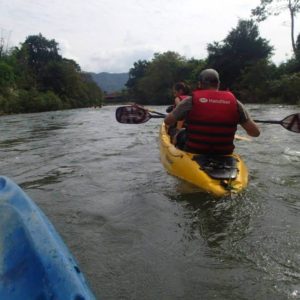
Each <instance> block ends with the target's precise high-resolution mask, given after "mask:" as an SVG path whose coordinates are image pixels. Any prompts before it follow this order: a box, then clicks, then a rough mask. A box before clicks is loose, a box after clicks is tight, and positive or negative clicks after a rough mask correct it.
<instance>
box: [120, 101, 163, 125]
mask: <svg viewBox="0 0 300 300" xmlns="http://www.w3.org/2000/svg"><path fill="white" fill-rule="evenodd" d="M150 111H151V112H152V113H153V114H155V115H152V114H150ZM165 116H166V115H165V114H162V113H160V112H157V111H153V110H150V109H146V108H143V107H141V106H138V105H127V106H120V107H118V108H117V110H116V119H117V121H118V122H119V123H124V124H141V123H145V122H147V121H148V120H149V119H151V118H165Z"/></svg>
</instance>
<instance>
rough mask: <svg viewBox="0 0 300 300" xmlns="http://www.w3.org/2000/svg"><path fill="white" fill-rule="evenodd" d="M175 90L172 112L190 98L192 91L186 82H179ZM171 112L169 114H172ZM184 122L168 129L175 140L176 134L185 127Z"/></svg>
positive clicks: (175, 85)
mask: <svg viewBox="0 0 300 300" xmlns="http://www.w3.org/2000/svg"><path fill="white" fill-rule="evenodd" d="M173 90H174V96H175V99H174V105H172V106H171V107H169V108H170V111H172V110H173V109H175V108H176V106H177V105H178V104H179V103H180V102H181V101H182V100H184V99H186V98H187V97H189V93H190V89H189V87H188V86H187V85H186V84H185V83H184V82H177V83H175V84H174V87H173ZM170 111H169V112H170ZM183 123H184V121H183V120H181V121H178V122H176V123H175V124H172V125H170V126H169V127H168V134H169V135H170V136H171V138H173V137H174V136H175V134H176V133H177V132H178V131H179V130H180V129H181V128H182V127H183Z"/></svg>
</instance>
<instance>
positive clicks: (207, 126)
mask: <svg viewBox="0 0 300 300" xmlns="http://www.w3.org/2000/svg"><path fill="white" fill-rule="evenodd" d="M219 86H220V80H219V74H218V72H217V71H216V70H214V69H205V70H203V71H202V72H201V73H200V76H199V89H197V90H195V91H193V93H192V96H190V97H187V98H185V99H184V100H183V101H181V102H180V103H179V104H178V105H177V106H176V108H175V109H174V110H173V111H172V112H170V113H169V114H168V115H167V116H166V118H165V124H166V125H168V126H170V125H173V124H176V122H178V121H180V120H183V119H185V122H186V124H187V125H186V128H185V129H182V130H181V131H180V132H179V133H178V134H177V136H176V141H175V145H176V147H178V148H180V149H182V150H185V151H187V152H191V153H204V154H205V153H207V154H220V155H226V154H231V153H232V152H233V150H234V144H233V140H234V135H235V132H236V130H237V125H238V124H240V125H241V126H242V127H243V128H244V129H245V131H246V132H247V134H248V135H250V136H253V137H257V136H259V135H260V130H259V128H258V126H257V125H256V123H255V122H254V121H253V120H252V118H251V117H250V115H249V113H248V111H247V110H246V109H245V107H244V106H243V104H242V103H241V102H240V101H238V100H237V99H236V97H235V96H234V95H233V94H232V93H231V92H229V91H220V90H219Z"/></svg>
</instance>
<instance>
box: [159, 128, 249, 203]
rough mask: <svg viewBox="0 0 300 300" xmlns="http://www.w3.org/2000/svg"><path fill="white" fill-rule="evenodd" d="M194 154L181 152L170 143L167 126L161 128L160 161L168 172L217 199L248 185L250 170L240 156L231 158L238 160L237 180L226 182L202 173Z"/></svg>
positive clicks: (233, 155) (234, 155)
mask: <svg viewBox="0 0 300 300" xmlns="http://www.w3.org/2000/svg"><path fill="white" fill-rule="evenodd" d="M193 156H194V154H192V153H188V152H184V151H181V150H179V149H177V148H175V146H174V145H173V144H171V142H170V137H169V135H168V134H167V133H166V129H165V124H164V123H163V124H162V125H161V128H160V159H161V162H162V164H163V165H164V167H165V168H166V170H167V171H168V172H169V173H170V174H172V175H174V176H176V177H179V178H181V179H183V180H185V181H187V182H190V183H192V184H194V185H196V186H198V187H199V188H201V189H202V190H203V191H205V192H208V193H210V194H213V195H214V196H217V197H222V196H225V195H229V194H230V193H238V192H241V191H242V190H243V189H244V188H246V187H247V184H248V170H247V167H246V165H245V163H244V162H243V160H242V159H241V157H240V156H239V155H238V154H235V153H234V154H232V155H231V156H232V157H234V158H236V159H237V168H238V175H237V177H236V178H235V179H232V180H230V182H228V181H227V182H226V181H224V180H218V179H213V178H211V177H210V176H208V175H207V174H206V173H205V172H204V171H202V170H201V169H200V167H199V165H198V163H197V162H195V161H194V160H193Z"/></svg>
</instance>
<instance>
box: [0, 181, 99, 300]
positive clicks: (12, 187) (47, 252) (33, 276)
mask: <svg viewBox="0 0 300 300" xmlns="http://www.w3.org/2000/svg"><path fill="white" fill-rule="evenodd" d="M0 299H1V300H6V299H7V300H16V299H18V300H19V299H20V300H21V299H22V300H26V299H30V300H31V299H41V300H42V299H43V300H46V299H51V300H56V299H57V300H58V299H62V300H68V299H73V300H83V299H95V296H94V295H93V294H92V292H91V291H90V289H89V287H88V285H87V283H86V281H85V278H84V276H83V274H82V273H81V272H80V269H79V267H78V264H77V262H76V260H75V259H74V257H73V256H72V254H71V253H70V251H69V250H68V248H67V247H66V245H65V244H64V242H63V241H62V239H61V238H60V236H59V235H58V233H57V232H56V230H55V229H54V227H53V225H52V224H51V223H50V221H49V220H48V219H47V217H46V216H45V215H44V214H43V212H42V211H41V210H40V209H39V208H38V207H37V205H36V204H35V203H34V202H33V201H32V200H31V199H30V198H29V197H28V196H27V195H26V194H25V193H24V192H23V191H22V189H21V188H20V187H18V186H17V185H16V184H15V183H14V182H13V181H11V180H10V179H8V178H6V177H0Z"/></svg>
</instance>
